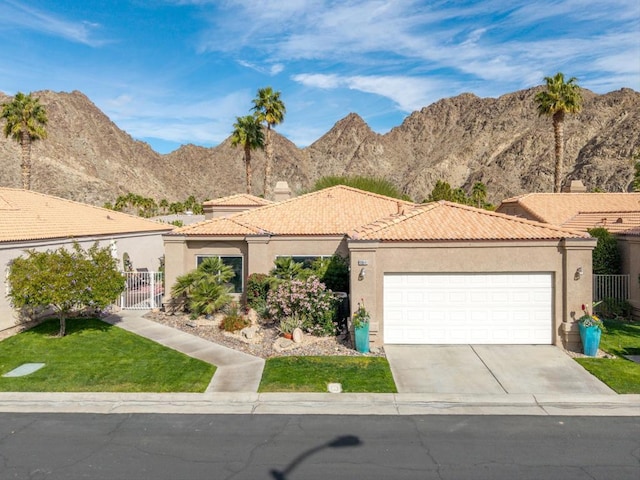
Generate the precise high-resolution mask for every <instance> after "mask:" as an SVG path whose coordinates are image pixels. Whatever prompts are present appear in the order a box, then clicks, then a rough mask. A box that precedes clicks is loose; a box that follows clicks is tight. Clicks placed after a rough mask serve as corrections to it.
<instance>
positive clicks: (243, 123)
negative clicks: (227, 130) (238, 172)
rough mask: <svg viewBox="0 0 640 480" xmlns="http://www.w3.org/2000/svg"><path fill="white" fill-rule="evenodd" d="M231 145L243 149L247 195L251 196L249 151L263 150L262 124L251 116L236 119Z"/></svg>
mask: <svg viewBox="0 0 640 480" xmlns="http://www.w3.org/2000/svg"><path fill="white" fill-rule="evenodd" d="M231 145H233V146H234V147H237V146H238V145H242V147H243V148H244V166H245V169H246V172H247V193H249V194H251V150H257V149H258V148H260V149H263V148H264V133H263V131H262V124H261V123H260V121H259V120H258V119H257V118H256V117H255V116H253V115H246V116H244V117H236V123H234V124H233V132H232V133H231Z"/></svg>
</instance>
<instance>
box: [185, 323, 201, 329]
mask: <svg viewBox="0 0 640 480" xmlns="http://www.w3.org/2000/svg"><path fill="white" fill-rule="evenodd" d="M185 325H186V326H187V327H191V328H196V327H197V326H198V324H197V323H196V322H185Z"/></svg>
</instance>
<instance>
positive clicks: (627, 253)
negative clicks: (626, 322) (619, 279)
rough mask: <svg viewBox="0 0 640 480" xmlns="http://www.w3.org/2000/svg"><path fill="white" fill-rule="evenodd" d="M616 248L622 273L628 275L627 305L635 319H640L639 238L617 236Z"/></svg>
mask: <svg viewBox="0 0 640 480" xmlns="http://www.w3.org/2000/svg"><path fill="white" fill-rule="evenodd" d="M618 248H619V250H620V254H621V256H622V273H623V274H627V275H629V303H630V304H631V307H632V308H633V311H632V314H633V316H634V318H636V319H637V318H640V236H635V235H621V236H619V237H618Z"/></svg>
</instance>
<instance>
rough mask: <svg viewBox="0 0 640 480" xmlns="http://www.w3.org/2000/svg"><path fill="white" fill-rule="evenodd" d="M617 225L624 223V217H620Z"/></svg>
mask: <svg viewBox="0 0 640 480" xmlns="http://www.w3.org/2000/svg"><path fill="white" fill-rule="evenodd" d="M616 223H624V220H622V217H618V219H617V220H616Z"/></svg>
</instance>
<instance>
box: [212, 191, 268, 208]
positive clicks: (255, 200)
mask: <svg viewBox="0 0 640 480" xmlns="http://www.w3.org/2000/svg"><path fill="white" fill-rule="evenodd" d="M272 203H273V202H272V201H271V200H267V199H265V198H261V197H256V196H255V195H249V194H248V193H238V194H236V195H230V196H228V197H221V198H214V199H213V200H209V201H207V202H204V203H203V204H202V205H204V206H225V207H248V206H252V207H253V206H262V205H270V204H272Z"/></svg>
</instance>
